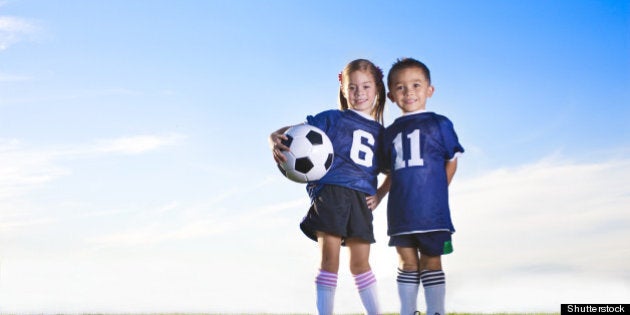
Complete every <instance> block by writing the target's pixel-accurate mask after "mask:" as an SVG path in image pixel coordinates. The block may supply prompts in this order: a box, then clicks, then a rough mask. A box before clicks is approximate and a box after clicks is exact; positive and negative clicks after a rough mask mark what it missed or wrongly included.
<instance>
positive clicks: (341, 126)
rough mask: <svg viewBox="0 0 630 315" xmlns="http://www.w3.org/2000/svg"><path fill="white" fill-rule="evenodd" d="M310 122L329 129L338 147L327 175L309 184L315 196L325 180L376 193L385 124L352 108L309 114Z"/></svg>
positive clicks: (312, 194)
mask: <svg viewBox="0 0 630 315" xmlns="http://www.w3.org/2000/svg"><path fill="white" fill-rule="evenodd" d="M307 123H308V124H310V125H313V126H315V127H317V128H319V129H321V130H323V131H324V132H326V135H328V137H329V138H330V141H331V142H332V145H333V149H334V151H335V157H334V159H333V164H332V166H331V167H330V169H329V170H328V172H327V173H326V175H324V177H322V178H321V179H320V180H318V181H315V182H312V183H309V184H308V185H307V186H306V188H307V191H308V193H309V196H310V197H311V199H314V198H315V197H317V195H318V194H319V191H320V190H321V188H322V187H323V185H325V184H326V185H337V186H343V187H347V188H350V189H354V190H358V191H362V192H365V193H366V194H368V195H374V194H376V185H377V178H376V177H377V175H378V174H379V173H380V172H381V171H382V165H383V164H382V162H381V154H379V150H380V144H381V136H382V134H383V131H384V130H385V128H384V127H383V126H382V125H381V124H379V123H378V122H376V121H375V120H371V119H368V118H366V117H363V116H362V115H360V114H358V113H356V112H354V111H352V110H344V111H341V110H328V111H324V112H321V113H319V114H317V115H315V116H308V117H307Z"/></svg>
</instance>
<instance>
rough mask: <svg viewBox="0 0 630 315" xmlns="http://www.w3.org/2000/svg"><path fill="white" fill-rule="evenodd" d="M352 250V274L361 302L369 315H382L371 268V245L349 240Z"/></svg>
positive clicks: (347, 241)
mask: <svg viewBox="0 0 630 315" xmlns="http://www.w3.org/2000/svg"><path fill="white" fill-rule="evenodd" d="M346 245H347V246H348V248H349V249H350V272H351V273H352V275H353V276H354V281H355V284H356V286H357V290H358V291H359V296H360V297H361V302H362V303H363V307H365V311H366V312H367V314H368V315H376V314H380V307H379V303H378V294H377V288H376V277H375V276H374V274H373V273H372V269H371V267H370V263H369V258H370V243H368V242H366V241H363V240H360V239H354V238H351V239H347V240H346Z"/></svg>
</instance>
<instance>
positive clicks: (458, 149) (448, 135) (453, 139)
mask: <svg viewBox="0 0 630 315" xmlns="http://www.w3.org/2000/svg"><path fill="white" fill-rule="evenodd" d="M439 121H440V133H441V134H442V140H443V144H444V150H445V152H446V156H445V157H444V158H445V159H446V160H451V159H453V158H454V157H455V156H456V154H461V153H464V147H463V146H462V145H461V144H460V143H459V139H458V138H457V133H455V128H454V127H453V123H452V122H451V121H450V120H449V119H448V118H446V117H444V116H442V117H441V119H440V120H439Z"/></svg>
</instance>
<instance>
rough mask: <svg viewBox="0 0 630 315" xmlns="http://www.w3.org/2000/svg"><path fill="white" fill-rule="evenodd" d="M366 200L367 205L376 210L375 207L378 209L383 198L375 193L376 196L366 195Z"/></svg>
mask: <svg viewBox="0 0 630 315" xmlns="http://www.w3.org/2000/svg"><path fill="white" fill-rule="evenodd" d="M365 201H366V203H367V206H368V208H369V209H370V210H372V211H374V209H376V207H378V204H379V203H381V198H379V197H378V194H376V195H374V196H367V197H365Z"/></svg>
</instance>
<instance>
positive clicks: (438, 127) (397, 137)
mask: <svg viewBox="0 0 630 315" xmlns="http://www.w3.org/2000/svg"><path fill="white" fill-rule="evenodd" d="M383 150H384V159H385V167H386V168H387V169H388V170H389V173H390V176H391V180H392V185H391V188H390V190H389V200H388V203H387V225H388V229H387V234H388V235H390V236H392V235H401V234H411V233H425V232H434V231H450V232H451V233H452V232H455V228H454V226H453V223H452V221H451V214H450V209H449V204H448V183H447V177H446V169H445V164H446V162H448V161H449V160H451V159H453V158H455V157H456V155H457V154H459V153H463V152H464V148H463V147H462V146H461V144H460V143H459V140H458V139H457V134H456V133H455V130H454V129H453V123H451V121H450V120H449V119H448V118H447V117H445V116H442V115H438V114H435V113H432V112H427V111H422V112H419V113H411V114H407V115H404V116H402V117H399V118H398V119H396V120H395V121H394V122H393V123H392V124H391V125H390V126H389V127H387V128H386V130H385V133H384V136H383Z"/></svg>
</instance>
